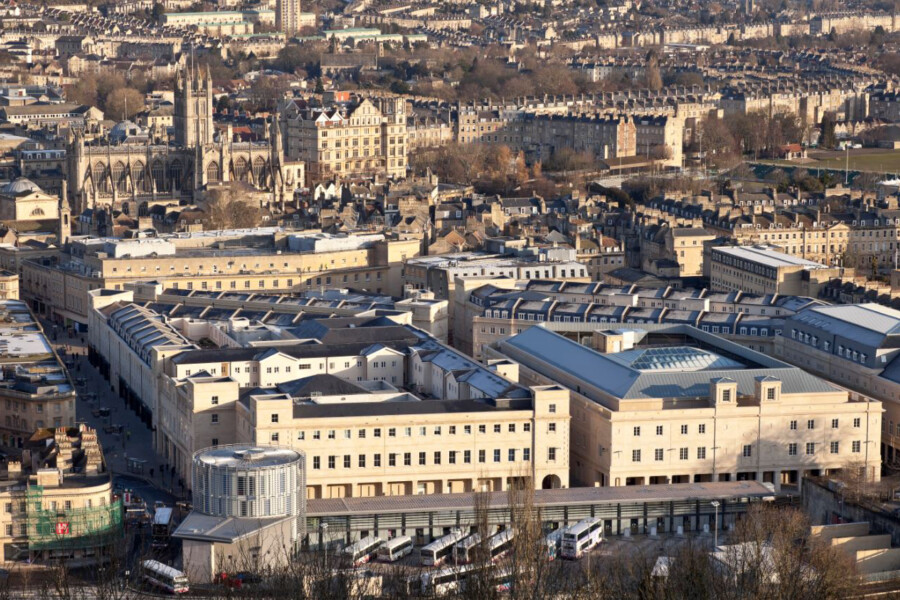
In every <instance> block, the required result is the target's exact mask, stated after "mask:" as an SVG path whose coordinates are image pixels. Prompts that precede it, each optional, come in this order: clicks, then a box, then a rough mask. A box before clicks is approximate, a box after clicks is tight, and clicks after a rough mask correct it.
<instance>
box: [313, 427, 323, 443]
mask: <svg viewBox="0 0 900 600" xmlns="http://www.w3.org/2000/svg"><path fill="white" fill-rule="evenodd" d="M321 438H322V432H321V431H319V430H318V429H316V430H315V431H313V439H314V440H318V439H321Z"/></svg>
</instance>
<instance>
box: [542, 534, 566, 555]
mask: <svg viewBox="0 0 900 600" xmlns="http://www.w3.org/2000/svg"><path fill="white" fill-rule="evenodd" d="M565 531H566V530H565V529H562V528H560V529H554V530H553V531H551V532H550V533H548V534H547V535H545V536H544V544H545V545H546V547H547V560H556V558H557V557H558V556H559V553H560V550H561V549H562V538H563V534H564V533H565Z"/></svg>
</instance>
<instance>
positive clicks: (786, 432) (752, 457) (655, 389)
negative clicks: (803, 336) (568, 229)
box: [487, 325, 882, 491]
mask: <svg viewBox="0 0 900 600" xmlns="http://www.w3.org/2000/svg"><path fill="white" fill-rule="evenodd" d="M616 327H618V326H615V325H612V326H611V325H606V326H603V325H600V326H598V331H597V333H596V334H595V344H596V345H597V347H598V348H599V349H600V350H602V351H604V352H606V353H605V354H601V353H600V352H598V351H595V350H592V349H590V348H587V347H585V346H584V345H581V344H578V343H577V342H574V341H571V340H568V339H566V338H564V337H562V336H559V335H557V334H555V333H552V332H550V331H548V330H547V329H545V328H543V327H531V328H529V329H527V330H525V331H524V332H523V333H521V334H519V335H517V336H515V337H513V338H510V339H508V340H505V341H501V342H499V343H498V344H497V346H496V347H495V348H491V349H489V350H488V352H487V359H488V361H489V362H490V360H492V359H503V360H512V361H515V362H516V363H518V365H519V381H520V383H522V384H525V385H540V384H550V383H553V384H557V385H562V386H565V387H566V388H568V389H569V391H570V392H571V402H572V407H571V416H572V443H571V447H572V457H571V461H572V482H573V484H574V485H613V486H619V485H641V484H667V483H688V482H704V481H736V480H742V479H751V480H756V481H760V482H766V483H771V484H773V486H774V488H775V489H776V490H779V489H783V488H784V487H785V486H788V488H789V489H793V490H795V491H796V490H797V489H798V488H799V485H800V482H801V481H802V478H803V476H804V475H806V474H828V473H832V472H835V471H838V470H840V469H844V468H865V472H866V473H867V476H868V477H869V478H870V479H871V480H875V481H877V480H878V479H880V468H879V465H880V461H881V456H880V452H879V451H878V440H879V438H880V428H881V418H882V416H881V415H882V405H881V402H879V401H877V400H870V399H867V398H859V397H858V396H856V395H852V396H851V394H849V393H848V392H847V390H845V389H842V388H839V387H837V386H835V385H832V384H830V383H828V382H826V381H824V380H822V379H819V378H817V377H815V376H813V375H810V374H808V373H806V372H804V371H802V370H801V369H799V368H796V367H792V366H790V365H788V364H786V363H782V362H780V361H778V360H775V359H772V358H770V357H768V356H766V355H764V354H761V353H757V352H753V351H751V350H748V349H746V348H744V347H742V346H739V345H737V344H734V343H732V342H728V341H725V340H723V339H721V338H719V337H717V336H714V335H710V334H707V333H705V332H703V331H700V330H697V329H694V328H691V327H685V326H666V325H662V326H654V325H643V326H641V327H640V328H639V329H629V330H623V329H616ZM675 338H678V339H679V341H678V342H674V341H673V339H675Z"/></svg>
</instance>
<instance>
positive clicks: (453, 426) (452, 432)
mask: <svg viewBox="0 0 900 600" xmlns="http://www.w3.org/2000/svg"><path fill="white" fill-rule="evenodd" d="M450 435H456V425H451V426H450Z"/></svg>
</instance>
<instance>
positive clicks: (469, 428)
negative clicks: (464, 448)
mask: <svg viewBox="0 0 900 600" xmlns="http://www.w3.org/2000/svg"><path fill="white" fill-rule="evenodd" d="M463 433H464V434H466V435H471V434H472V426H471V425H463Z"/></svg>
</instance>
